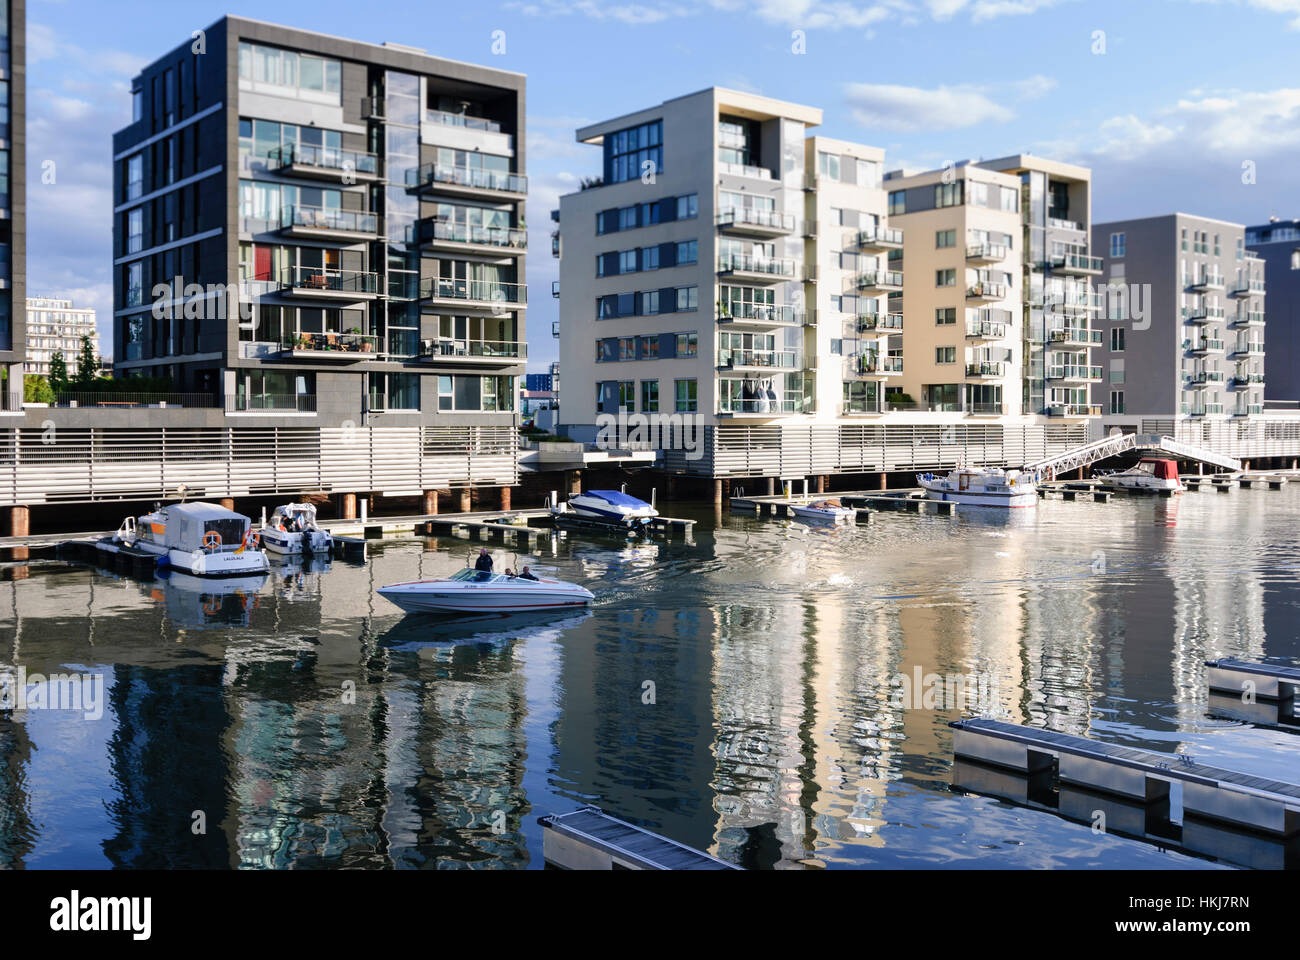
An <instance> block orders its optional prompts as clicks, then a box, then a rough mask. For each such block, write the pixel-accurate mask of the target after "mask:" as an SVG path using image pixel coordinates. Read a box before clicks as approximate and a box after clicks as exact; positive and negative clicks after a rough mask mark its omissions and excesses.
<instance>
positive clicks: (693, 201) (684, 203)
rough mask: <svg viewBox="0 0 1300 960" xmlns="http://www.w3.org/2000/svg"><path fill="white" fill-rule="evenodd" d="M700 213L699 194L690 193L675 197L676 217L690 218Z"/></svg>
mask: <svg viewBox="0 0 1300 960" xmlns="http://www.w3.org/2000/svg"><path fill="white" fill-rule="evenodd" d="M699 215H700V197H699V194H696V193H692V194H690V195H688V196H685V197H678V198H677V219H678V220H691V219H694V218H695V217H698V216H699Z"/></svg>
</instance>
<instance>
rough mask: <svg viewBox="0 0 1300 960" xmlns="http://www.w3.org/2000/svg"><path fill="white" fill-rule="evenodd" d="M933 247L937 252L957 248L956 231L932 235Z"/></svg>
mask: <svg viewBox="0 0 1300 960" xmlns="http://www.w3.org/2000/svg"><path fill="white" fill-rule="evenodd" d="M934 246H935V249H937V250H942V249H944V248H946V247H955V246H957V231H956V230H940V231H938V232H937V233H936V234H935V235H934Z"/></svg>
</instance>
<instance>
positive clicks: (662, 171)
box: [553, 88, 1088, 494]
mask: <svg viewBox="0 0 1300 960" xmlns="http://www.w3.org/2000/svg"><path fill="white" fill-rule="evenodd" d="M821 120H822V114H821V111H820V110H818V109H816V108H813V107H807V106H802V105H799V104H794V103H788V102H785V101H781V100H774V99H771V98H767V97H761V96H755V95H753V94H748V93H740V92H737V91H732V90H725V89H721V88H710V89H707V90H703V91H699V92H697V93H693V94H689V95H687V96H683V97H678V98H676V99H673V100H669V101H666V102H664V103H662V104H658V105H656V106H652V107H649V108H647V109H644V110H638V111H636V112H633V113H629V114H626V115H623V116H621V117H617V118H614V119H612V120H607V121H604V122H601V123H596V124H592V125H590V126H587V127H584V128H582V129H580V130H578V131H577V139H578V141H579V142H580V143H588V144H592V145H596V146H599V147H601V149H602V152H603V168H602V172H601V176H599V177H594V178H590V179H589V180H587V181H585V182H584V183H583V188H582V189H581V190H579V191H577V192H576V193H572V194H569V195H566V196H564V197H562V198H561V200H560V209H559V211H558V222H559V224H560V229H559V231H557V234H556V236H555V237H554V241H553V250H554V251H555V252H558V253H560V254H562V256H561V260H560V280H559V282H558V283H557V285H556V289H555V292H556V293H557V295H559V296H560V320H559V321H558V323H557V324H556V328H557V329H556V333H557V335H558V336H559V338H560V364H561V366H562V367H563V369H564V377H565V383H566V387H565V394H564V400H563V403H562V404H561V409H560V420H561V423H562V425H563V428H564V430H565V432H566V433H567V434H568V436H569V437H571V438H572V439H575V440H582V441H588V442H590V441H593V440H596V439H598V438H599V434H600V425H601V423H602V420H601V418H602V417H605V416H607V415H619V414H623V415H627V414H647V415H655V414H657V415H660V416H661V417H663V416H664V415H672V416H682V415H692V416H694V417H696V418H698V422H699V423H700V424H701V426H702V427H703V429H704V431H705V434H706V436H705V441H704V444H703V446H704V453H703V455H702V456H700V457H698V458H695V459H692V458H683V457H680V456H678V454H677V452H676V451H675V450H673V449H670V450H669V451H668V453H667V455H666V460H665V463H666V465H667V467H668V469H670V470H672V471H677V472H681V473H685V474H692V475H696V476H708V477H713V478H715V479H718V478H727V477H759V478H766V479H767V480H768V481H769V482H770V481H771V480H772V479H774V478H790V477H795V478H797V477H799V476H801V475H802V476H808V475H826V474H834V473H861V472H874V471H882V472H883V471H887V470H908V469H912V468H914V467H924V468H931V467H936V466H941V465H944V464H949V463H954V462H956V461H957V460H966V461H967V462H976V461H980V460H983V461H985V462H1009V463H1014V462H1016V461H1017V460H1019V462H1027V461H1028V460H1030V459H1034V458H1035V457H1037V456H1043V455H1047V454H1048V453H1050V452H1052V451H1054V450H1056V449H1063V448H1064V447H1066V446H1069V445H1072V444H1077V443H1081V442H1083V441H1085V440H1086V439H1087V423H1086V419H1085V417H1086V415H1087V412H1088V409H1087V400H1086V388H1085V389H1084V390H1083V393H1084V396H1082V397H1080V396H1077V395H1076V394H1071V395H1069V396H1068V397H1067V396H1060V397H1057V398H1056V403H1055V405H1053V406H1052V408H1051V411H1050V412H1052V413H1059V414H1067V415H1068V416H1066V418H1065V419H1064V420H1063V421H1060V422H1050V421H1048V420H1047V418H1046V417H1041V416H1037V414H1039V413H1041V412H1044V411H1046V410H1047V409H1048V405H1047V404H1046V402H1045V401H1044V400H1043V388H1042V383H1041V376H1042V373H1041V369H1040V372H1039V376H1040V383H1039V386H1038V388H1037V390H1036V391H1031V390H1030V389H1029V388H1022V382H1023V381H1024V378H1023V377H1022V376H1021V375H1020V370H1021V367H1022V357H1023V356H1024V352H1023V351H1024V348H1023V346H1022V344H1021V343H1020V342H1019V338H1020V336H1021V325H1020V324H1021V323H1023V321H1022V320H1021V318H1020V310H1019V309H1018V308H1019V307H1020V304H1021V300H1022V299H1023V297H1022V294H1021V291H1022V288H1023V284H1022V283H1021V281H1020V276H1021V267H1020V265H1019V264H1018V263H1005V261H1006V259H1007V254H1008V253H1010V255H1011V257H1012V258H1014V257H1015V256H1016V253H1015V247H1016V245H1017V244H1018V243H1019V244H1021V245H1023V243H1024V242H1025V241H1024V240H1023V239H1022V229H1023V233H1024V234H1028V233H1029V232H1030V231H1031V229H1032V230H1036V231H1037V234H1038V240H1039V241H1040V242H1041V241H1042V240H1043V237H1044V231H1045V230H1046V229H1047V228H1046V226H1045V225H1044V226H1043V227H1042V228H1041V229H1040V228H1036V227H1035V228H1031V227H1029V226H1024V227H1023V228H1022V224H1021V217H1020V212H1019V210H1020V208H1019V201H1020V197H1021V195H1022V193H1024V194H1025V195H1028V191H1029V189H1030V187H1029V186H1028V185H1027V184H1028V183H1029V181H1030V180H1031V179H1032V178H1033V177H1034V176H1036V174H1035V172H1034V171H1035V170H1036V169H1037V167H1036V166H1035V165H1036V164H1038V163H1039V161H1037V160H1035V159H1033V158H1021V157H1016V158H1010V159H1009V160H1008V161H1007V163H1006V166H1007V168H1008V169H1006V170H1005V171H1002V170H1000V169H999V168H996V167H994V166H990V165H982V166H976V165H966V166H964V167H963V168H961V169H960V172H959V175H958V177H957V180H958V183H959V186H958V187H957V189H958V190H964V187H965V184H966V182H967V181H968V180H969V181H970V182H971V183H972V184H973V186H972V188H971V191H970V201H969V203H967V201H966V198H965V195H964V194H963V197H962V200H961V201H960V203H962V204H964V205H969V206H971V207H973V208H974V209H972V210H969V211H965V210H963V211H946V212H943V211H941V212H938V213H936V214H935V215H933V216H927V215H926V213H925V211H926V210H929V209H932V208H934V207H936V206H940V207H946V206H949V205H950V203H949V202H948V200H949V199H950V197H947V196H945V198H940V197H939V195H938V194H937V192H936V190H937V187H939V186H942V185H943V184H942V183H940V182H939V181H940V180H942V174H941V173H936V174H934V177H933V178H932V179H933V182H932V181H927V180H926V179H925V178H924V177H922V178H920V179H917V180H916V181H915V182H914V183H913V184H912V185H911V186H912V187H913V188H914V189H915V191H916V194H915V197H914V199H913V202H912V205H911V206H908V204H907V203H906V202H900V205H899V206H898V207H897V208H896V209H895V210H893V211H892V212H891V210H890V206H889V204H890V191H894V190H895V185H894V184H893V183H891V182H887V181H885V179H884V177H883V162H884V156H883V152H882V151H881V150H880V149H878V148H875V147H869V146H863V145H860V144H853V143H846V142H844V141H840V140H831V139H829V138H826V137H821V136H814V135H810V133H809V131H810V129H811V128H813V127H816V126H817V125H818V124H820V123H821ZM1013 161H1014V162H1013ZM1044 164H1045V165H1046V166H1049V167H1051V168H1052V169H1053V170H1057V169H1058V168H1059V169H1060V170H1065V169H1068V170H1070V171H1077V175H1076V176H1075V179H1074V180H1073V181H1071V184H1082V186H1071V187H1070V190H1072V191H1073V192H1072V193H1070V194H1069V196H1070V199H1071V200H1072V201H1073V202H1076V203H1078V204H1081V205H1082V210H1083V213H1082V214H1081V216H1083V217H1084V219H1085V222H1086V215H1087V189H1086V184H1087V171H1079V170H1078V168H1065V167H1063V166H1062V165H1052V164H1049V163H1046V162H1044ZM1057 175H1058V176H1063V175H1064V174H1061V173H1059V172H1058V174H1057ZM1080 178H1082V179H1080ZM1035 182H1037V181H1035ZM1044 189H1045V188H1044ZM907 190H908V186H907V185H906V184H904V185H903V188H902V189H900V190H897V191H896V192H898V193H899V195H900V197H903V196H905V195H906V193H907ZM950 193H951V191H950ZM923 197H924V199H923ZM1062 203H1064V201H1062ZM1042 206H1043V209H1044V211H1046V209H1047V208H1046V205H1045V204H1044V205H1042ZM1062 209H1065V208H1064V207H1063V208H1062ZM1053 210H1054V213H1060V212H1062V211H1061V210H1057V209H1056V208H1053ZM908 214H912V215H913V218H914V219H913V222H914V223H915V224H916V234H915V236H912V235H911V234H910V228H904V229H903V230H902V231H900V230H899V228H898V226H897V221H896V220H895V215H897V216H900V217H905V216H907V215H908ZM1045 215H1046V213H1045V212H1044V216H1045ZM553 216H555V214H553ZM931 221H933V222H931ZM948 231H955V232H954V233H953V234H952V241H953V243H954V248H953V250H952V251H951V252H948V251H947V250H946V249H945V248H939V249H936V244H937V243H938V242H939V241H938V239H937V238H938V235H939V234H940V233H944V235H945V237H947V236H948V233H947V232H948ZM905 236H906V241H907V242H906V244H905V243H904V238H905ZM914 244H919V245H918V246H915V247H914V246H913V245H914ZM927 244H928V249H925V250H922V248H923V247H925V246H926V245H927ZM958 244H959V245H960V246H959V247H958V246H957V245H958ZM1076 246H1077V247H1078V248H1081V249H1084V250H1086V246H1087V241H1086V234H1082V235H1081V236H1080V237H1079V238H1078V242H1077V244H1076ZM1003 248H1007V249H1006V250H1004V249H1003ZM913 249H915V253H914V254H913V253H911V252H908V251H912V250H913ZM905 252H907V255H908V257H909V258H912V259H913V260H914V263H915V266H912V265H911V264H910V263H909V265H908V267H906V268H905V269H900V265H901V264H902V263H903V260H902V259H901V258H902V257H903V256H904V253H905ZM949 260H952V261H953V262H952V263H948V261H949ZM940 261H942V263H940ZM958 268H960V273H954V274H953V276H952V279H953V281H954V282H953V283H952V284H951V286H952V291H951V293H952V294H955V295H956V296H955V297H952V298H946V297H944V296H942V295H940V294H939V293H937V292H936V290H935V287H934V282H935V278H936V276H938V273H939V271H941V270H954V271H955V270H957V269H958ZM1039 269H1040V270H1041V271H1044V272H1046V271H1048V270H1050V269H1051V268H1050V265H1047V264H1041V265H1039ZM913 271H916V273H917V276H918V278H919V279H918V280H917V283H916V285H915V286H912V285H909V286H907V287H906V290H908V291H913V293H914V295H912V294H905V287H904V284H905V279H904V278H905V277H906V278H907V280H906V283H908V284H911V283H912V279H911V273H912V272H913ZM927 280H928V282H929V287H928V289H925V288H926V284H927ZM958 281H960V283H958ZM1042 286H1043V284H1042V280H1041V276H1040V288H1041V287H1042ZM1058 288H1059V289H1061V290H1064V289H1065V285H1064V282H1063V281H1054V283H1053V284H1052V285H1051V289H1053V290H1056V289H1058ZM942 292H943V293H947V292H948V291H947V290H946V286H945V288H944V290H943V291H942ZM909 296H911V300H910V302H909ZM940 300H943V302H942V303H940V302H939V301H940ZM949 300H951V302H949ZM1079 300H1080V303H1083V296H1082V294H1080V295H1079ZM949 309H951V310H953V311H956V312H954V313H953V314H952V315H951V320H952V323H951V324H949V323H947V322H946V321H947V320H948V319H949V317H948V315H947V314H946V313H945V314H944V315H943V316H942V318H940V314H939V313H938V311H940V310H949ZM905 310H906V314H905ZM999 310H1000V311H1002V312H1001V313H999V312H997V311H999ZM1006 314H1015V316H1012V317H1007V316H1006ZM1042 314H1043V311H1042V305H1041V304H1040V305H1039V311H1038V314H1037V315H1036V316H1037V319H1038V322H1039V326H1040V327H1041V328H1042V330H1043V333H1042V340H1043V343H1042V344H1040V346H1042V345H1044V344H1045V343H1046V338H1047V332H1046V331H1047V327H1046V325H1045V322H1044V321H1043V319H1042ZM940 319H942V320H943V321H945V322H942V323H941V322H938V320H940ZM968 321H969V323H970V327H969V328H968V326H967V324H968ZM1008 323H1010V324H1011V326H1010V327H1009V328H1008V329H1006V330H1005V331H1004V329H1003V327H1004V326H1006V325H1007V324H1008ZM949 326H950V327H952V328H953V330H954V331H960V334H959V335H958V336H955V337H949V336H948V331H947V330H946V329H942V328H946V327H949ZM936 328H940V329H936ZM993 334H996V335H997V336H996V337H995V336H993ZM941 341H942V342H941ZM941 348H951V349H949V350H946V351H945V352H944V353H940V350H941ZM1079 349H1080V350H1081V351H1084V352H1085V354H1086V349H1087V348H1086V346H1085V347H1080V348H1079ZM1038 355H1039V356H1040V357H1041V356H1042V355H1043V354H1042V351H1041V350H1039V352H1038ZM914 359H915V361H916V365H915V367H914V368H913V367H911V366H909V365H910V364H912V363H913V360H914ZM949 363H951V368H950V369H951V372H950V370H949V368H948V364H949ZM1076 365H1077V364H1074V363H1071V364H1069V365H1068V366H1069V367H1070V368H1071V372H1073V367H1075V366H1076ZM1040 366H1041V365H1040ZM1009 394H1014V396H1013V397H1009V396H1008V395H1009ZM1026 394H1029V395H1032V396H1034V397H1035V398H1036V399H1035V401H1034V404H1035V406H1034V407H1033V409H1032V410H1030V411H1028V412H1030V413H1032V414H1034V415H1035V416H1034V417H1032V418H1029V419H1026V418H1025V417H1023V416H1020V414H1021V413H1022V400H1021V397H1022V396H1024V395H1026ZM999 417H1002V418H1005V422H1004V420H1002V419H999ZM1021 457H1024V459H1019V458H1021ZM716 493H717V490H716V488H715V494H716Z"/></svg>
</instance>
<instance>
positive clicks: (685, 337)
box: [677, 333, 700, 357]
mask: <svg viewBox="0 0 1300 960" xmlns="http://www.w3.org/2000/svg"><path fill="white" fill-rule="evenodd" d="M699 350H700V344H699V334H695V333H679V334H677V356H679V357H694V356H697V355H698V354H699Z"/></svg>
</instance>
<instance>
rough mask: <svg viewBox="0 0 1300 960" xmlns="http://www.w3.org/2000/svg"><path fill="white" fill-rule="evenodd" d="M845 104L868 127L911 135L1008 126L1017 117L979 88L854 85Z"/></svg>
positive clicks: (847, 88) (847, 93)
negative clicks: (987, 125) (978, 127)
mask: <svg viewBox="0 0 1300 960" xmlns="http://www.w3.org/2000/svg"><path fill="white" fill-rule="evenodd" d="M845 100H846V101H847V103H848V105H849V108H850V109H851V111H852V113H853V116H854V118H855V119H856V120H857V121H858V123H860V124H862V125H863V126H865V127H883V128H884V129H887V130H902V131H906V132H909V133H916V132H925V131H935V130H956V129H959V128H962V127H970V126H974V125H976V124H979V123H988V122H993V123H1004V122H1006V121H1008V120H1010V119H1012V117H1014V116H1015V114H1014V113H1012V111H1011V110H1010V109H1008V108H1007V107H1004V106H1002V105H1001V104H999V103H996V102H995V101H994V100H993V99H992V98H991V97H989V96H988V94H987V93H985V92H984V91H983V90H981V89H979V88H977V87H967V86H959V87H948V86H940V87H936V88H934V89H933V90H927V89H924V88H922V87H906V86H901V85H897V84H884V83H850V84H847V85H846V86H845Z"/></svg>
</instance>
